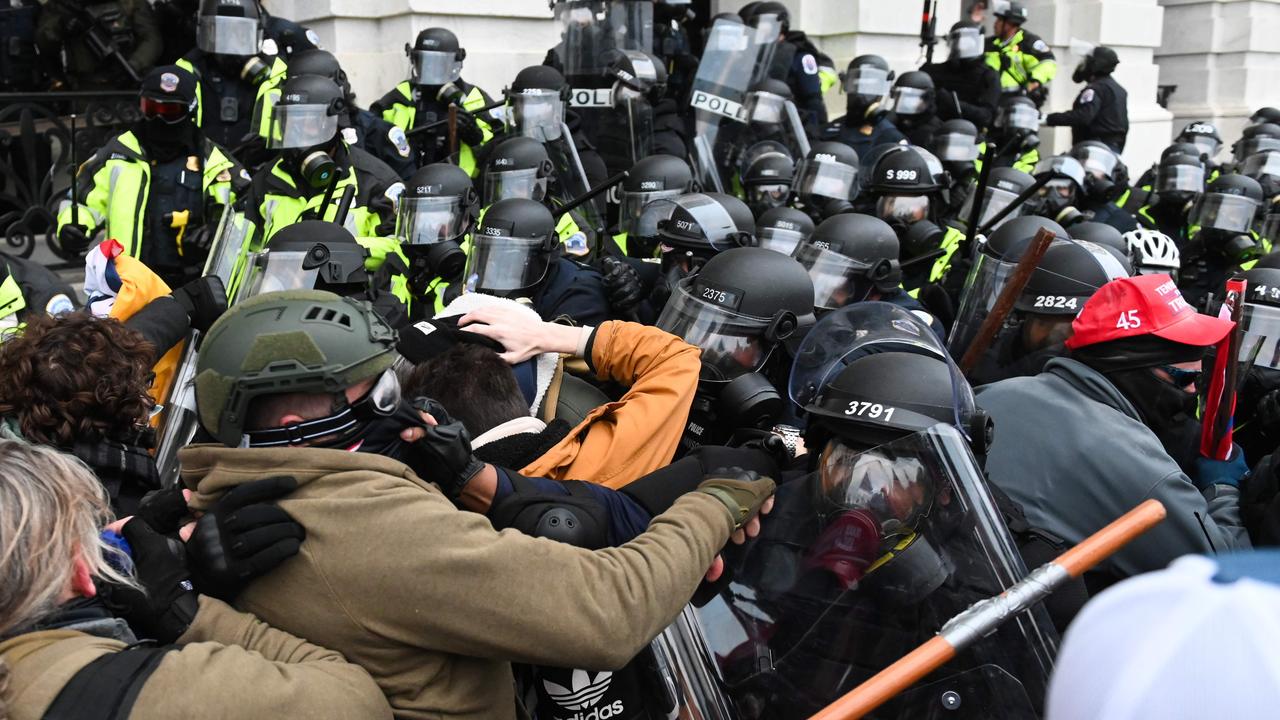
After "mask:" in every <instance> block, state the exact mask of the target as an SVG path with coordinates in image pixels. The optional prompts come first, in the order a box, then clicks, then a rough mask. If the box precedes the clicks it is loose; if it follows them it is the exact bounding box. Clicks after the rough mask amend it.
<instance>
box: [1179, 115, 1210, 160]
mask: <svg viewBox="0 0 1280 720" xmlns="http://www.w3.org/2000/svg"><path fill="white" fill-rule="evenodd" d="M1174 139H1175V140H1177V141H1179V142H1188V143H1191V144H1192V145H1195V146H1196V147H1197V148H1199V149H1200V152H1199V154H1200V155H1202V156H1204V158H1205V160H1206V161H1208V162H1213V159H1214V157H1216V156H1217V155H1218V151H1219V150H1221V149H1222V136H1221V135H1219V134H1218V128H1217V127H1216V126H1215V125H1214V124H1213V123H1210V122H1205V121H1203V120H1195V121H1193V122H1189V123H1187V124H1186V125H1184V126H1183V128H1182V132H1180V133H1178V137H1176V138H1174Z"/></svg>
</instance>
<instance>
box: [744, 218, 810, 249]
mask: <svg viewBox="0 0 1280 720" xmlns="http://www.w3.org/2000/svg"><path fill="white" fill-rule="evenodd" d="M813 231H814V224H813V219H812V218H810V217H809V216H808V215H805V214H804V213H802V212H800V211H799V210H796V209H795V208H789V207H779V208H774V209H772V210H766V211H765V212H764V213H762V214H761V215H760V217H759V218H757V219H756V246H757V247H762V248H765V249H767V250H773V251H775V252H780V253H782V254H783V255H791V254H792V253H793V252H795V249H796V246H798V245H799V244H800V243H802V242H805V241H806V240H808V239H809V237H810V236H811V235H813Z"/></svg>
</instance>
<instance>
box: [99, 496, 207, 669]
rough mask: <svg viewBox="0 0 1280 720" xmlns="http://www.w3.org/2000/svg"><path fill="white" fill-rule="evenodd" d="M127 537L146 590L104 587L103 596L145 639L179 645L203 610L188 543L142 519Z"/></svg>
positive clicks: (128, 529) (129, 526) (126, 528)
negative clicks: (190, 566)
mask: <svg viewBox="0 0 1280 720" xmlns="http://www.w3.org/2000/svg"><path fill="white" fill-rule="evenodd" d="M123 535H124V539H125V540H127V541H128V542H129V547H130V549H131V550H132V557H133V565H134V568H135V576H136V578H137V581H138V585H140V586H141V588H136V587H130V586H128V585H112V584H105V583H104V584H102V587H100V588H99V594H100V595H101V596H102V600H103V602H104V603H105V604H106V606H107V607H108V608H109V609H110V610H111V612H112V613H114V614H115V615H116V616H117V617H119V618H122V619H124V620H125V622H128V623H129V627H131V628H133V631H134V632H135V633H136V634H137V635H138V636H139V637H142V638H148V639H151V640H155V641H156V642H158V643H160V644H162V645H168V644H170V643H173V642H175V641H177V639H178V638H179V637H181V635H182V634H183V633H184V632H186V631H187V628H188V627H190V626H191V621H192V620H193V619H194V618H195V616H196V610H197V609H198V603H197V600H196V593H195V591H194V590H192V589H191V582H190V580H189V578H190V575H191V573H190V572H189V571H188V569H187V556H186V553H185V552H183V549H182V543H181V542H179V541H178V539H177V538H176V537H173V536H170V535H161V534H160V533H158V532H156V531H155V529H154V528H152V527H151V526H150V525H148V524H147V523H146V522H144V521H142V520H139V519H137V518H134V519H132V520H130V521H129V522H127V523H125V526H124V531H123Z"/></svg>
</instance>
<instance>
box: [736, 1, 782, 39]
mask: <svg viewBox="0 0 1280 720" xmlns="http://www.w3.org/2000/svg"><path fill="white" fill-rule="evenodd" d="M764 15H774V16H776V17H777V18H778V22H779V23H780V24H781V25H782V32H784V33H786V32H788V31H790V30H791V13H790V12H789V11H788V10H787V6H786V5H783V4H782V3H780V2H753V3H748V4H747V5H746V6H744V7H743V8H742V9H741V10H739V11H738V17H740V18H742V22H744V23H746V24H747V25H750V26H751V27H756V26H757V25H759V23H760V18H761V17H762V16H764Z"/></svg>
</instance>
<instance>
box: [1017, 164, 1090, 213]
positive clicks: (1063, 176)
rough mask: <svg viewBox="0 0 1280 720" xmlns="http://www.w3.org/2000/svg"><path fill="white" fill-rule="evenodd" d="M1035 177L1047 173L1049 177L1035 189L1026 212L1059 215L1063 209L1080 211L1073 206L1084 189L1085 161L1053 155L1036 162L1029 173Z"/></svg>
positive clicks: (1063, 211) (1038, 177)
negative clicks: (1032, 170) (1033, 168)
mask: <svg viewBox="0 0 1280 720" xmlns="http://www.w3.org/2000/svg"><path fill="white" fill-rule="evenodd" d="M1032 175H1034V176H1035V178H1036V179H1037V180H1039V179H1040V178H1041V177H1044V176H1046V175H1048V176H1049V180H1048V181H1047V182H1045V184H1044V185H1043V186H1042V187H1041V188H1040V190H1038V191H1037V192H1036V196H1035V197H1034V198H1033V199H1032V201H1031V207H1029V208H1027V210H1028V212H1030V213H1033V214H1036V215H1044V216H1046V217H1052V218H1055V219H1056V218H1059V217H1062V215H1063V214H1064V213H1067V214H1079V212H1080V211H1079V210H1076V209H1075V208H1074V203H1075V202H1076V199H1077V198H1078V196H1079V195H1080V194H1081V193H1082V192H1083V191H1084V175H1085V173H1084V165H1082V164H1081V163H1080V161H1079V160H1077V159H1075V158H1073V157H1071V156H1070V155H1055V156H1053V157H1049V158H1045V159H1043V160H1041V161H1040V162H1039V163H1037V164H1036V167H1035V172H1034V173H1032Z"/></svg>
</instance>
